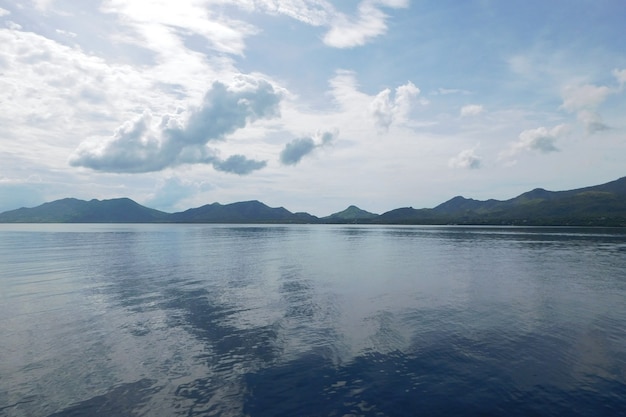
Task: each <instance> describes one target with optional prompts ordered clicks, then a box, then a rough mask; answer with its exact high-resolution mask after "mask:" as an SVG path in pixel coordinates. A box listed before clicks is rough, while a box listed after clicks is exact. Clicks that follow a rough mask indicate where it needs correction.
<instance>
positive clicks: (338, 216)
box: [320, 206, 378, 223]
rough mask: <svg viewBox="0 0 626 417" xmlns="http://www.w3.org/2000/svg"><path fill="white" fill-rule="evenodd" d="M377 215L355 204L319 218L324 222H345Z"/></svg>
mask: <svg viewBox="0 0 626 417" xmlns="http://www.w3.org/2000/svg"><path fill="white" fill-rule="evenodd" d="M376 217H378V214H374V213H370V212H369V211H365V210H361V209H360V208H358V207H357V206H349V207H348V208H347V209H345V210H343V211H340V212H337V213H333V214H331V215H330V216H326V217H322V218H321V219H320V220H321V221H322V222H324V223H346V222H348V223H349V222H358V221H362V220H371V219H374V218H376Z"/></svg>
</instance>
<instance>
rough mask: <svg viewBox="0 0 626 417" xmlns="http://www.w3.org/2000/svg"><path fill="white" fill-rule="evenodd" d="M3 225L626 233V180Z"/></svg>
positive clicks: (11, 214)
mask: <svg viewBox="0 0 626 417" xmlns="http://www.w3.org/2000/svg"><path fill="white" fill-rule="evenodd" d="M0 223H285V224H287V223H322V224H329V223H330V224H345V223H358V224H430V225H444V224H460V225H528V226H548V225H550V226H620V227H626V177H623V178H620V179H618V180H615V181H611V182H608V183H606V184H601V185H595V186H591V187H585V188H579V189H575V190H568V191H547V190H544V189H542V188H537V189H534V190H532V191H528V192H526V193H523V194H521V195H519V196H517V197H515V198H512V199H509V200H503V201H501V200H493V199H491V200H486V201H479V200H474V199H471V198H465V197H461V196H457V197H454V198H452V199H450V200H448V201H446V202H444V203H442V204H440V205H438V206H436V207H434V208H423V209H414V208H412V207H404V208H398V209H395V210H391V211H388V212H385V213H383V214H380V215H379V214H375V213H370V212H368V211H365V210H362V209H360V208H358V207H356V206H349V207H348V208H346V209H345V210H343V211H340V212H338V213H334V214H331V215H330V216H326V217H316V216H313V215H311V214H309V213H302V212H301V213H292V212H290V211H289V210H287V209H285V208H284V207H278V208H272V207H268V206H267V205H265V204H263V203H261V202H259V201H256V200H255V201H243V202H238V203H232V204H219V203H213V204H207V205H204V206H201V207H197V208H191V209H189V210H186V211H182V212H177V213H166V212H163V211H159V210H155V209H151V208H148V207H145V206H142V205H140V204H138V203H136V202H135V201H133V200H131V199H129V198H116V199H110V200H95V199H94V200H90V201H84V200H78V199H75V198H64V199H61V200H56V201H52V202H49V203H44V204H42V205H40V206H37V207H33V208H20V209H17V210H10V211H6V212H4V213H0Z"/></svg>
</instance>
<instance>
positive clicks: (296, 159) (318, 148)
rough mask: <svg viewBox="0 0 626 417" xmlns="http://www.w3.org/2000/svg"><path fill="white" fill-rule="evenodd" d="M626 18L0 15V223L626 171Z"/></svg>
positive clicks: (110, 6)
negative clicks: (72, 210) (130, 208)
mask: <svg viewBox="0 0 626 417" xmlns="http://www.w3.org/2000/svg"><path fill="white" fill-rule="evenodd" d="M624 22H626V2H624V1H623V0H595V1H589V0H552V1H545V0H541V1H538V0H524V1H521V0H520V1H517V0H514V1H499V0H464V1H457V0H440V1H418V0H341V1H340V0H336V1H331V0H228V1H227V0H176V1H173V0H151V1H148V0H90V1H75V0H24V1H21V2H16V1H14V0H0V212H1V211H5V210H10V209H15V208H18V207H22V206H27V207H31V206H35V205H38V204H41V203H43V202H45V201H51V200H55V199H59V198H63V197H77V198H81V199H92V198H97V199H107V198H115V197H130V198H132V199H134V200H135V201H137V202H139V203H141V204H144V205H148V206H150V207H154V208H158V209H162V210H165V211H178V210H181V209H187V208H190V207H198V206H201V205H204V204H208V203H213V202H220V203H223V204H225V203H231V202H236V201H245V200H260V201H262V202H264V203H266V204H268V205H270V206H272V207H277V206H284V207H285V208H287V209H289V210H291V211H308V212H309V213H311V214H314V215H317V216H325V215H328V214H331V213H333V212H337V211H340V210H343V209H344V208H346V207H347V206H348V205H350V204H356V205H358V206H359V207H361V208H363V209H366V210H369V211H373V212H377V213H382V212H385V211H387V210H391V209H394V208H398V207H406V206H412V207H415V208H421V207H433V206H435V205H437V204H439V203H441V202H443V201H445V200H448V199H449V198H451V197H453V196H455V195H463V196H465V197H471V198H477V199H488V198H497V199H508V198H512V197H514V196H516V195H518V194H520V193H522V192H524V191H527V190H530V189H533V188H536V187H543V188H547V189H550V190H562V189H571V188H578V187H583V186H587V185H594V184H599V183H603V182H607V181H610V180H613V179H617V178H619V177H622V176H624V175H626V43H625V41H624V40H625V39H626V27H625V26H624Z"/></svg>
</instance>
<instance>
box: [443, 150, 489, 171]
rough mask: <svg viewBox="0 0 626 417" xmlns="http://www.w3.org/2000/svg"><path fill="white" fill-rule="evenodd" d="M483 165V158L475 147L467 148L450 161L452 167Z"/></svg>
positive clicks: (466, 167)
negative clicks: (477, 153)
mask: <svg viewBox="0 0 626 417" xmlns="http://www.w3.org/2000/svg"><path fill="white" fill-rule="evenodd" d="M480 165H481V158H480V157H479V156H478V155H476V150H475V149H466V150H464V151H461V152H460V153H459V154H458V155H457V156H455V157H454V158H451V159H450V160H449V161H448V166H449V167H450V168H462V169H478V168H480Z"/></svg>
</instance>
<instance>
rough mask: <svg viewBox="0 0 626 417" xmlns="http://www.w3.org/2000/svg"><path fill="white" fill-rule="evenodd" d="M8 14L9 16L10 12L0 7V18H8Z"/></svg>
mask: <svg viewBox="0 0 626 417" xmlns="http://www.w3.org/2000/svg"><path fill="white" fill-rule="evenodd" d="M10 14H11V12H10V11H8V10H6V9H3V8H2V7H0V17H2V16H8V15H10Z"/></svg>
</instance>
